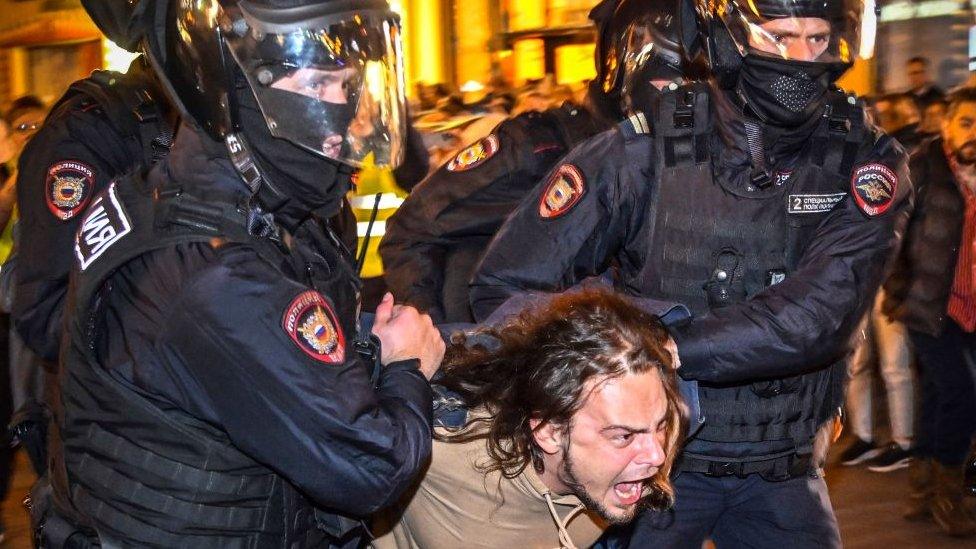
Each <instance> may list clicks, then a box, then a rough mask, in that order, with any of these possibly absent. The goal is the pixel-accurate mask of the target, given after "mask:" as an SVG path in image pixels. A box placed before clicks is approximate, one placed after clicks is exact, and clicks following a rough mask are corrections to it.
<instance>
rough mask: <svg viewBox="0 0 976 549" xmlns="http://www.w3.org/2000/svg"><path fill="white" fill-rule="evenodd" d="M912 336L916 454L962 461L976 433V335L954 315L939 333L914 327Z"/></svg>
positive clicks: (946, 462) (954, 463) (943, 460)
mask: <svg viewBox="0 0 976 549" xmlns="http://www.w3.org/2000/svg"><path fill="white" fill-rule="evenodd" d="M909 336H910V337H911V339H912V344H913V345H914V346H915V356H916V358H917V359H918V378H919V390H920V393H921V394H920V398H921V403H920V409H919V418H918V423H919V425H918V429H917V430H916V435H915V453H916V455H917V456H919V457H922V458H932V459H935V460H936V461H938V462H939V463H941V464H942V465H945V466H947V467H956V466H959V465H962V462H963V461H964V460H965V459H966V455H967V453H968V452H969V446H970V443H971V441H972V438H973V434H974V433H976V386H974V382H973V367H974V366H976V365H974V363H973V361H974V360H976V334H971V333H966V332H963V331H962V328H960V327H959V325H958V324H956V322H955V321H954V320H952V319H951V318H950V319H947V320H946V326H945V329H944V330H943V332H942V335H940V336H939V337H932V336H930V335H928V334H924V333H921V332H916V331H912V330H909Z"/></svg>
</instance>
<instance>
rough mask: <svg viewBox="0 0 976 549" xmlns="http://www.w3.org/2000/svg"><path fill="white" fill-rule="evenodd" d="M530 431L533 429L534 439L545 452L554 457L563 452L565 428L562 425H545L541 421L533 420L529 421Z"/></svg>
mask: <svg viewBox="0 0 976 549" xmlns="http://www.w3.org/2000/svg"><path fill="white" fill-rule="evenodd" d="M529 429H532V438H534V439H535V443H536V444H538V445H539V448H541V449H542V451H543V452H545V453H547V454H549V455H554V454H557V453H559V451H560V450H562V448H563V446H562V443H563V428H562V426H561V425H558V424H556V423H552V422H549V421H547V422H545V423H543V422H542V420H541V419H538V418H532V419H530V420H529Z"/></svg>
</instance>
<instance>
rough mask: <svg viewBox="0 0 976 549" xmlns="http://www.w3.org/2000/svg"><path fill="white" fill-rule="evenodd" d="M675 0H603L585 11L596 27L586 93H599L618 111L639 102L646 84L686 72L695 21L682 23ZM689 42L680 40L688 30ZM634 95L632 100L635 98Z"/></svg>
mask: <svg viewBox="0 0 976 549" xmlns="http://www.w3.org/2000/svg"><path fill="white" fill-rule="evenodd" d="M677 8H678V2H677V0H652V1H648V0H604V1H603V2H601V3H599V4H597V6H596V7H594V8H593V10H592V11H591V12H590V19H592V20H593V21H594V22H595V23H596V25H597V32H598V35H597V42H596V52H595V53H596V69H597V76H596V78H595V79H594V81H593V83H592V85H591V88H590V90H591V94H601V95H602V96H603V97H604V98H605V100H606V101H607V102H612V103H616V104H618V105H619V106H620V110H621V111H622V112H630V111H633V110H635V105H640V104H643V103H642V102H643V100H644V99H643V98H641V96H642V95H643V92H644V91H645V89H646V88H647V87H648V83H649V82H650V81H651V80H675V79H678V78H681V77H683V76H686V75H687V74H688V72H687V69H688V65H687V62H686V61H687V59H688V58H689V55H688V54H689V53H690V54H691V56H693V55H694V53H693V51H692V50H691V49H689V48H686V46H688V45H691V47H692V48H694V47H695V45H696V44H697V40H695V39H694V37H695V36H697V35H696V33H695V32H694V31H695V30H697V28H696V25H695V24H694V22H692V24H691V25H690V29H689V25H688V22H683V21H681V17H680V12H679V10H678V9H677ZM689 30H692V33H691V34H690V35H689V36H690V37H691V40H690V41H689V40H688V38H686V37H685V35H686V34H688V31H689ZM635 96H636V97H635Z"/></svg>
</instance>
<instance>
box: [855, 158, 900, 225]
mask: <svg viewBox="0 0 976 549" xmlns="http://www.w3.org/2000/svg"><path fill="white" fill-rule="evenodd" d="M897 190H898V176H897V175H895V172H893V171H891V169H890V168H888V166H885V165H884V164H878V163H876V162H875V163H871V164H865V165H863V166H859V167H857V168H854V173H853V174H852V175H851V194H852V195H854V200H855V201H856V202H857V206H858V207H859V208H861V211H862V212H864V213H865V214H867V215H869V216H871V217H874V216H876V215H881V214H883V213H885V212H886V211H888V208H890V207H891V204H892V202H894V200H895V192H896V191H897Z"/></svg>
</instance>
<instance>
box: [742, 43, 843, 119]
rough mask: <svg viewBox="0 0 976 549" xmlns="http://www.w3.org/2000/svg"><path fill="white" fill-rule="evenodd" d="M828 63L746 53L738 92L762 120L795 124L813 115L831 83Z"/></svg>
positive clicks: (819, 106)
mask: <svg viewBox="0 0 976 549" xmlns="http://www.w3.org/2000/svg"><path fill="white" fill-rule="evenodd" d="M830 68H831V67H830V65H829V64H827V63H818V62H815V61H793V60H786V59H771V58H769V57H765V56H763V55H757V54H748V55H746V56H745V57H744V58H743V60H742V68H741V70H740V71H739V86H738V87H739V91H741V92H742V95H743V96H744V98H745V101H746V103H747V104H748V105H749V107H750V108H751V109H752V110H753V111H755V113H756V115H758V116H759V117H760V118H763V119H764V121H766V122H769V123H772V124H775V125H779V126H787V127H789V126H798V125H800V124H803V123H804V122H806V121H807V120H809V119H810V118H811V117H813V116H814V115H816V113H817V112H818V111H819V110H820V108H821V106H823V101H824V96H826V94H827V90H828V89H829V87H830V84H831V73H830Z"/></svg>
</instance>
